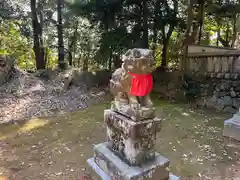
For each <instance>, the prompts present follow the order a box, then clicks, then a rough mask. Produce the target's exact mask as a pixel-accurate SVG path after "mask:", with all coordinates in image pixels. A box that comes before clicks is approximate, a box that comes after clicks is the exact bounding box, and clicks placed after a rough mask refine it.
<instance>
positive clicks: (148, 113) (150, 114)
mask: <svg viewBox="0 0 240 180" xmlns="http://www.w3.org/2000/svg"><path fill="white" fill-rule="evenodd" d="M111 109H112V110H113V111H116V112H120V113H121V114H124V115H125V116H128V117H129V118H131V119H132V120H133V121H142V120H144V119H149V118H154V117H155V108H153V107H151V108H149V107H139V108H132V107H131V106H130V105H129V104H126V103H122V102H120V101H112V103H111Z"/></svg>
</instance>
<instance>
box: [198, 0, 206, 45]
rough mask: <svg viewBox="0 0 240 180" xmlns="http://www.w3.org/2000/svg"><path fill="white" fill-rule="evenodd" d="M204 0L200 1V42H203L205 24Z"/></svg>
mask: <svg viewBox="0 0 240 180" xmlns="http://www.w3.org/2000/svg"><path fill="white" fill-rule="evenodd" d="M204 4H205V2H204V0H201V2H200V21H199V34H198V44H201V39H202V31H203V25H204V23H203V22H204Z"/></svg>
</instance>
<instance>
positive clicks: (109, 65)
mask: <svg viewBox="0 0 240 180" xmlns="http://www.w3.org/2000/svg"><path fill="white" fill-rule="evenodd" d="M112 57H113V52H112V48H110V56H109V60H108V70H109V71H110V72H111V71H112Z"/></svg>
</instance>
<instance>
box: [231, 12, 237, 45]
mask: <svg viewBox="0 0 240 180" xmlns="http://www.w3.org/2000/svg"><path fill="white" fill-rule="evenodd" d="M236 21H237V15H236V14H234V15H233V37H232V43H231V47H234V44H235V41H236V38H237V27H236V23H237V22H236Z"/></svg>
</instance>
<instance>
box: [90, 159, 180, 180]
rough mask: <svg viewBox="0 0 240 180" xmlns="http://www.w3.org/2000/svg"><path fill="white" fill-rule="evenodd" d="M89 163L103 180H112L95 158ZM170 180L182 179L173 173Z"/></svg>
mask: <svg viewBox="0 0 240 180" xmlns="http://www.w3.org/2000/svg"><path fill="white" fill-rule="evenodd" d="M87 163H88V165H89V166H90V167H92V169H93V170H94V171H95V172H96V173H97V174H98V176H99V177H100V178H101V179H102V180H112V179H111V177H110V176H108V175H107V174H106V173H105V172H104V171H103V170H102V169H101V168H100V167H99V166H98V165H97V164H96V163H95V162H94V158H93V157H92V158H90V159H88V160H87ZM168 180H181V179H180V177H177V176H175V175H174V174H172V173H169V179H168Z"/></svg>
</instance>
